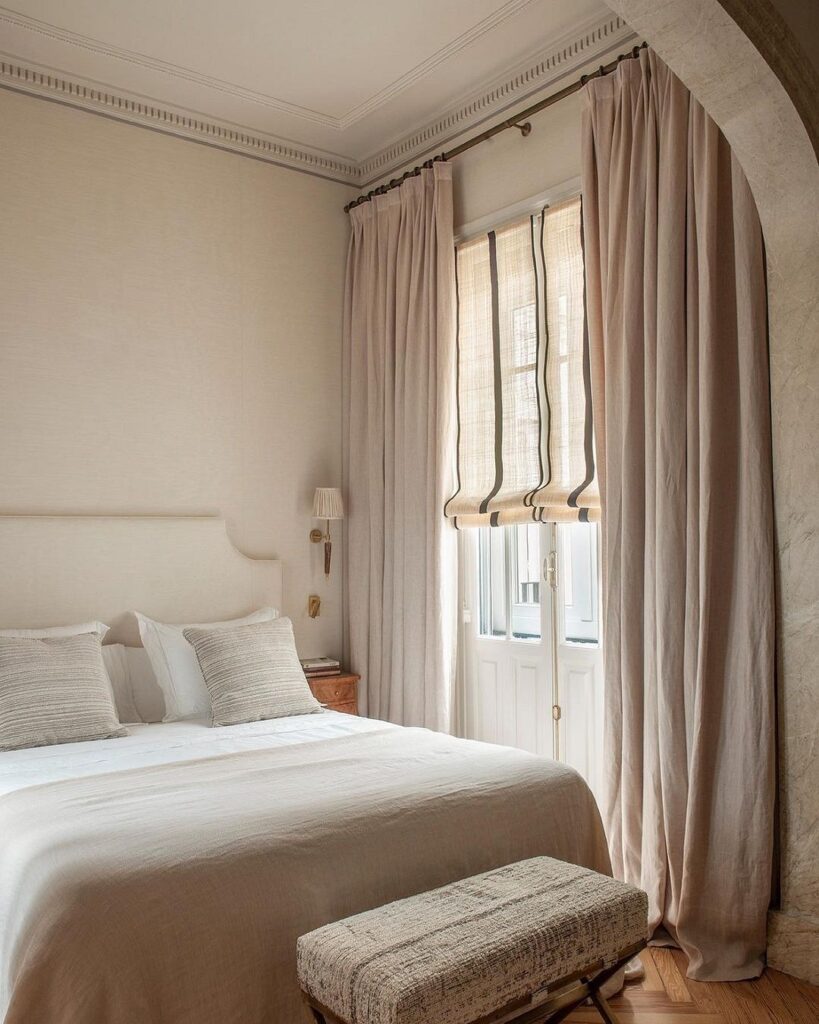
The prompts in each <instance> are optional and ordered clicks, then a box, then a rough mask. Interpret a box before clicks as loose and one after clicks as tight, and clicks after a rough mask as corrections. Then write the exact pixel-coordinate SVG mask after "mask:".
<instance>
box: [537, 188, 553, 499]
mask: <svg viewBox="0 0 819 1024" xmlns="http://www.w3.org/2000/svg"><path fill="white" fill-rule="evenodd" d="M548 209H549V207H548V206H544V207H543V209H542V210H541V212H540V262H541V264H542V265H543V349H544V351H543V394H544V395H545V396H546V470H547V472H546V479H545V480H543V483H542V485H541V486H543V487H548V486H549V484H550V483H551V482H552V403H551V401H550V400H549V280H548V277H549V275H548V274H547V272H546V250H545V249H544V248H543V236H544V231H545V229H546V211H547V210H548ZM541 429H542V428H541Z"/></svg>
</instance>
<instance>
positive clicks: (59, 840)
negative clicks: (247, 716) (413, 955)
mask: <svg viewBox="0 0 819 1024" xmlns="http://www.w3.org/2000/svg"><path fill="white" fill-rule="evenodd" d="M70 518H71V517H59V519H57V520H54V521H53V522H51V523H47V522H45V521H42V522H39V523H37V522H34V521H33V520H29V519H28V518H27V517H26V521H25V522H22V521H21V522H18V523H10V522H8V521H5V522H3V521H0V559H2V558H4V557H8V558H9V559H10V561H9V563H8V565H9V567H10V568H9V572H10V573H11V578H14V577H15V575H20V576H21V574H22V571H23V568H24V567H25V569H26V572H27V577H28V583H27V584H26V586H27V587H28V590H27V592H26V594H24V595H22V598H21V597H20V594H19V592H18V601H17V602H14V601H13V600H12V598H10V597H9V596H8V595H7V594H6V587H5V586H4V587H3V590H2V593H0V623H2V624H3V625H6V624H9V625H18V624H20V622H19V620H20V619H21V618H22V617H25V621H26V622H27V623H30V624H32V625H37V624H38V623H37V622H33V621H32V616H34V615H39V616H40V619H41V621H42V620H44V619H46V618H47V619H48V620H49V621H50V622H54V621H58V620H59V619H60V618H61V619H62V620H63V621H67V620H68V619H69V618H73V619H75V620H77V619H84V618H87V617H90V616H91V615H92V614H93V615H94V616H96V617H101V618H105V617H107V619H108V620H113V621H114V623H115V628H116V629H117V630H118V633H117V634H115V635H116V636H117V639H122V638H127V637H128V636H129V635H131V634H129V628H128V626H127V625H126V620H127V616H125V615H124V613H123V609H127V608H133V607H139V605H140V604H142V605H143V606H144V607H145V608H146V610H147V611H148V612H149V613H150V612H154V613H158V614H162V615H166V616H167V617H168V618H169V619H171V620H173V619H174V618H176V619H179V620H182V619H184V618H185V617H186V616H190V617H194V616H195V617H198V618H204V617H205V615H211V616H213V617H214V618H217V617H225V616H227V615H230V614H237V613H240V612H242V611H246V610H248V607H249V606H252V605H253V604H257V605H258V604H264V603H269V602H272V601H280V598H281V593H280V587H281V569H280V566H278V564H275V565H274V564H273V563H268V564H261V563H260V564H256V565H245V564H244V563H245V562H250V561H251V560H248V559H243V558H242V556H238V554H237V553H236V557H234V554H231V553H229V552H228V551H227V547H229V545H228V542H227V538H226V535H225V533H224V526H223V524H222V525H221V526H216V527H214V524H213V523H212V522H207V521H203V522H202V523H197V522H196V521H194V520H190V521H189V522H187V523H186V524H182V525H180V523H179V522H177V521H176V520H175V519H174V520H167V521H166V520H162V519H153V520H152V521H151V522H149V523H145V522H142V521H139V522H137V521H132V522H124V521H123V520H107V519H105V520H102V519H98V520H96V525H95V527H94V524H91V526H90V527H89V524H88V523H86V522H84V521H80V520H77V521H75V522H73V523H72V522H69V521H68V520H69V519H70ZM169 538H172V539H169ZM35 542H36V544H35ZM123 544H125V548H127V553H126V551H125V549H124V548H123ZM38 545H39V550H40V553H39V554H37V555H36V556H33V557H31V558H28V559H27V558H26V557H25V554H24V553H23V549H27V550H28V551H29V553H31V551H32V546H38ZM43 545H44V546H45V548H46V550H47V551H48V552H50V553H49V554H44V553H43V547H42V546H43ZM226 546H227V547H226ZM100 548H102V550H103V551H105V552H106V557H105V558H102V559H100V557H99V554H98V552H99V549H100ZM198 548H201V550H198V552H197V549H198ZM157 552H160V553H161V554H157ZM231 552H232V548H231ZM195 555H196V556H197V557H198V568H197V569H196V570H195V572H194V573H193V575H196V576H198V577H199V578H198V581H196V582H195V583H194V584H193V585H192V587H191V584H189V583H187V582H185V581H184V580H183V581H180V576H179V571H180V568H182V566H181V563H182V562H184V563H186V564H191V565H192V564H193V563H191V562H190V559H191V558H192V557H194V556H195ZM95 560H96V561H95ZM203 563H204V564H203ZM38 564H41V565H42V566H43V575H38V571H37V569H36V567H37V565H38ZM83 565H85V571H84V572H83ZM89 565H90V566H94V567H95V568H94V571H90V570H89V568H88V567H89ZM220 566H221V569H220ZM227 566H230V568H229V569H228V568H226V567H227ZM8 578H9V577H8V575H7V579H8ZM214 580H217V581H218V586H214V582H213V581H214ZM72 583H73V587H74V590H73V592H72ZM163 587H164V588H165V589H162V588H163ZM156 588H159V592H161V593H162V598H161V600H157V599H156V596H153V597H152V593H153V594H154V595H155V593H156ZM203 588H204V590H205V594H203ZM38 591H39V594H40V598H39V600H38V599H37V598H36V593H37V592H38ZM217 591H218V593H217ZM277 591H278V592H277ZM208 593H209V594H210V602H211V603H210V604H208V606H207V608H206V607H204V606H203V605H204V604H205V603H207V601H208V597H207V594H208ZM151 602H153V603H151ZM182 604H184V605H185V607H184V608H183V607H182V606H181V605H182ZM68 605H70V615H69V614H68V613H69V608H68V607H67V606H68ZM160 605H161V608H160V607H159V606H160ZM228 605H230V607H228ZM55 609H60V611H55ZM15 617H16V618H17V619H18V621H17V622H15V621H10V620H13V619H14V618H15ZM43 624H45V622H43ZM131 639H132V640H133V637H132V635H131ZM538 854H547V855H551V856H553V857H557V858H559V859H563V860H567V861H572V862H574V863H578V864H581V865H584V866H587V867H590V868H594V869H596V870H599V871H605V872H607V871H608V870H609V861H608V854H607V851H606V846H605V841H604V836H603V831H602V827H601V824H600V819H599V815H598V813H597V809H596V805H595V802H594V799H593V797H592V795H591V793H590V791H589V790H588V788H587V787H586V785H585V783H583V781H582V780H581V779H580V777H579V776H578V775H577V774H576V773H575V772H573V771H572V770H571V769H568V768H566V767H564V766H562V765H559V764H556V763H555V762H551V761H548V760H545V759H542V758H538V757H535V756H533V755H530V754H527V753H524V752H522V751H516V750H510V749H507V748H503V747H495V746H490V745H486V744H479V743H472V742H468V741H464V740H457V739H453V738H451V737H446V736H443V735H440V734H436V733H432V732H428V731H426V730H421V729H404V728H398V727H395V726H390V725H386V724H385V723H380V722H375V721H368V720H365V719H358V718H353V717H351V716H345V715H340V714H337V713H334V712H331V711H323V712H321V713H317V714H312V715H301V716H294V717H290V718H285V719H278V720H276V721H268V722H255V723H250V724H244V725H235V726H229V727H224V728H219V729H214V728H211V727H209V725H208V724H207V723H206V722H204V721H185V722H175V723H165V724H146V725H136V726H131V727H129V735H128V736H126V737H122V738H117V739H111V740H96V741H94V742H92V743H73V744H64V745H61V746H52V747H40V748H32V749H26V750H19V751H8V752H4V753H0V1020H4V1021H5V1024H32V1022H34V1021H36V1022H38V1024H95V1022H98V1021H99V1022H105V1024H117V1022H123V1024H125V1022H134V1021H139V1022H140V1024H142V1022H157V1024H158V1022H160V1021H161V1022H162V1024H211V1022H212V1024H233V1022H235V1024H255V1022H258V1024H262V1022H264V1024H299V1022H302V1021H304V1022H306V1021H308V1020H309V1019H310V1018H309V1016H308V1015H307V1012H306V1011H305V1009H304V1007H303V1005H302V1002H301V998H300V995H299V992H298V987H297V983H296V975H295V942H296V938H297V936H298V935H300V934H302V933H303V932H306V931H309V930H311V929H313V928H315V927H317V926H318V925H320V924H323V923H326V922H328V921H332V920H336V919H338V918H341V917H344V916H347V915H349V914H351V913H355V912H357V911H360V910H364V909H368V908H370V907H373V906H377V905H380V904H382V903H385V902H388V901H390V900H393V899H397V898H400V897H403V896H407V895H411V894H413V893H416V892H420V891H422V890H426V889H430V888H433V887H435V886H438V885H442V884H444V883H446V882H449V881H453V880H456V879H459V878H463V877H466V876H468V875H471V874H475V873H477V872H481V871H484V870H488V869H490V868H492V867H496V866H500V865H502V864H505V863H509V862H511V861H514V860H519V859H522V858H526V857H532V856H536V855H538Z"/></svg>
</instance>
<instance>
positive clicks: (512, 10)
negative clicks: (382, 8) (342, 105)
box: [339, 0, 533, 128]
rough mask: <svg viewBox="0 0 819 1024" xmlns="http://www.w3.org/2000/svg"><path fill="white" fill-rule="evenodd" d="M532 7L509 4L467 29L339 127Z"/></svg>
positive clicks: (520, 0)
mask: <svg viewBox="0 0 819 1024" xmlns="http://www.w3.org/2000/svg"><path fill="white" fill-rule="evenodd" d="M531 3H533V0H508V2H507V3H505V4H504V5H503V7H500V8H499V9H498V10H497V11H494V12H493V13H492V14H490V15H489V16H488V17H486V18H484V19H483V21H479V22H478V24H477V25H473V26H472V28H470V29H467V31H466V32H464V33H463V34H462V35H460V36H458V37H457V38H456V39H453V40H452V42H450V43H447V45H446V46H442V47H441V49H440V50H438V51H437V52H436V53H433V54H432V56H431V57H428V58H427V59H426V60H424V61H421V63H420V64H417V65H416V66H415V67H414V68H412V69H411V70H410V71H407V72H406V74H403V75H402V76H401V77H400V78H397V79H396V80H395V81H394V82H393V83H392V84H390V85H388V86H386V87H385V88H384V89H381V90H380V91H379V92H377V93H375V94H374V95H372V96H371V97H370V98H369V99H368V100H365V101H364V102H363V103H360V104H359V105H358V106H357V107H353V109H352V110H349V111H348V112H347V113H346V114H344V115H343V116H342V117H341V118H339V127H340V128H350V127H351V126H352V125H354V124H356V123H357V122H358V121H360V120H361V119H362V118H363V117H366V116H367V114H371V113H372V112H373V111H374V110H377V109H378V108H379V107H381V106H383V105H384V104H385V103H387V102H388V101H389V100H391V99H393V98H394V97H396V96H397V95H398V94H399V93H402V92H403V91H404V90H405V89H407V88H409V86H411V85H414V84H415V83H416V82H418V81H420V80H421V79H422V78H424V77H425V76H426V75H428V74H429V73H430V72H432V71H434V70H435V69H436V68H438V67H440V65H441V64H443V63H444V62H445V61H447V60H449V58H450V57H454V56H455V54H456V53H458V52H459V51H461V50H463V49H464V48H465V47H467V46H470V45H471V44H472V43H474V42H476V41H477V40H478V39H480V38H481V36H484V35H486V33H487V32H490V31H491V30H492V29H493V28H497V26H498V25H502V24H503V22H505V21H508V20H509V18H511V17H512V15H514V14H517V13H518V11H521V10H523V8H524V7H528V6H529V4H531Z"/></svg>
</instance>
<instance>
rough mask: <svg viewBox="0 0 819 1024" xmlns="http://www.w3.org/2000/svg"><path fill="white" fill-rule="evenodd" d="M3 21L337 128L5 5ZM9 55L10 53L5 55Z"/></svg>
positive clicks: (316, 114) (317, 116) (313, 114)
mask: <svg viewBox="0 0 819 1024" xmlns="http://www.w3.org/2000/svg"><path fill="white" fill-rule="evenodd" d="M2 22H6V23H7V24H9V25H14V26H15V27H17V28H22V29H25V30H26V31H27V32H34V33H36V34H37V35H41V36H46V37H47V38H49V39H56V40H58V41H59V42H61V43H68V44H69V45H70V46H76V47H78V48H79V49H81V50H88V51H89V52H90V53H97V54H100V55H102V56H104V57H113V58H114V59H115V60H121V61H125V62H126V63H128V64H136V65H137V66H138V67H141V68H148V69H150V70H151V71H159V72H162V73H163V74H166V75H168V76H170V77H171V78H179V79H183V80H184V81H186V82H195V83H196V84H197V85H202V86H204V87H205V88H207V89H214V90H215V91H216V92H222V93H226V94H227V95H229V96H237V97H239V98H240V99H244V100H250V101H251V102H253V103H258V104H259V105H260V106H262V107H267V108H268V109H270V110H278V111H280V112H281V113H284V114H292V115H294V116H295V117H300V118H302V120H304V121H309V122H311V123H312V124H319V125H321V126H322V127H324V128H336V129H337V128H339V119H338V118H337V117H332V116H331V115H329V114H323V113H322V112H321V111H319V110H311V109H310V108H309V107H302V106H299V105H298V104H296V103H288V102H287V101H286V100H281V99H279V98H278V97H276V96H268V95H267V94H265V93H261V92H255V91H254V90H253V89H245V88H243V87H242V86H241V85H234V84H233V83H232V82H225V81H223V80H222V79H220V78H214V77H213V76H211V75H203V74H201V73H200V72H198V71H194V70H192V69H191V68H184V67H181V66H180V65H179V64H171V63H169V62H168V61H164V60H159V59H158V58H157V57H149V56H147V55H146V54H144V53H137V52H136V51H134V50H125V49H123V48H122V47H120V46H113V45H112V44H110V43H105V42H103V41H102V40H101V39H94V38H92V37H91V36H84V35H80V34H79V33H77V32H71V31H69V30H68V29H65V28H60V27H59V26H57V25H51V24H50V23H48V22H45V21H39V20H38V19H37V18H30V17H28V15H26V14H20V13H19V12H18V11H12V10H9V9H8V8H7V7H0V23H2ZM6 56H11V54H6Z"/></svg>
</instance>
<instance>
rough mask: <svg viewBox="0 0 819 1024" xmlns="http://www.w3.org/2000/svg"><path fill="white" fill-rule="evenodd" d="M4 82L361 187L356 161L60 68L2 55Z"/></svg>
mask: <svg viewBox="0 0 819 1024" xmlns="http://www.w3.org/2000/svg"><path fill="white" fill-rule="evenodd" d="M0 86H3V87H5V88H7V89H14V90H16V91H17V92H25V93H29V94H30V95H33V96H39V97H41V98H43V99H48V100H54V101H56V102H59V103H63V104H65V105H67V106H71V107H78V108H79V109H81V110H86V111H89V112H90V113H93V114H102V115H103V116H106V117H110V118H113V119H114V120H117V121H125V122H127V123H129V124H136V125H140V126H142V127H143V128H152V129H154V130H155V131H160V132H163V133H165V134H167V135H176V136H179V137H180V138H183V139H191V140H193V141H194V142H202V143H204V144H206V145H209V146H214V147H217V148H219V149H226V150H229V151H230V152H233V153H240V154H242V155H243V156H250V157H255V158H256V159H257V160H263V161H265V162H267V163H272V164H277V165H278V166H281V167H290V168H292V169H293V170H298V171H305V172H307V173H309V174H314V175H316V176H318V177H321V178H329V179H330V180H331V181H337V182H340V183H342V184H346V185H354V186H357V185H358V181H359V171H358V165H357V163H356V162H355V161H354V160H349V159H347V158H346V157H343V156H339V155H337V154H334V153H325V152H323V151H322V150H316V149H308V148H307V147H303V146H300V145H297V144H296V143H293V142H291V141H290V140H287V139H280V138H278V137H276V136H273V135H267V134H265V133H263V132H259V131H255V130H253V129H250V128H247V127H245V126H244V125H238V124H231V123H229V122H224V121H217V120H213V119H211V118H208V117H206V116H204V115H202V114H199V113H196V112H193V111H187V110H180V109H177V108H174V107H172V106H169V105H163V104H160V103H156V102H155V101H154V100H151V99H146V98H145V97H142V96H137V95H135V94H129V93H127V92H124V91H121V90H115V89H111V88H110V87H108V86H101V85H99V84H98V83H96V82H90V81H88V80H84V79H81V78H78V77H76V76H71V75H66V74H64V73H62V72H60V71H54V70H51V69H49V68H39V67H37V66H36V65H33V64H31V63H21V62H19V61H15V60H8V59H6V58H5V57H2V58H0Z"/></svg>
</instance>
